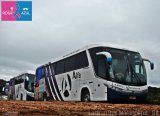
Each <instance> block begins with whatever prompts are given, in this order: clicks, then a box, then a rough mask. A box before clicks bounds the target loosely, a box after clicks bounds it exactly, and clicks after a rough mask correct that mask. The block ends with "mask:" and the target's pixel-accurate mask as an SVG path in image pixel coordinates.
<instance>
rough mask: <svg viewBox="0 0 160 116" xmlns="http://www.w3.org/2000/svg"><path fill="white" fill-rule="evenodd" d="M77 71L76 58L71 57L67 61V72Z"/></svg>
mask: <svg viewBox="0 0 160 116" xmlns="http://www.w3.org/2000/svg"><path fill="white" fill-rule="evenodd" d="M74 69H75V56H72V57H69V58H67V59H66V60H65V72H69V71H72V70H74Z"/></svg>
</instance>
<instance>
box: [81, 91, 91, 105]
mask: <svg viewBox="0 0 160 116" xmlns="http://www.w3.org/2000/svg"><path fill="white" fill-rule="evenodd" d="M81 101H82V102H89V101H91V99H90V94H89V91H84V92H82V98H81Z"/></svg>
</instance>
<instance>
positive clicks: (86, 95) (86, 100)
mask: <svg viewBox="0 0 160 116" xmlns="http://www.w3.org/2000/svg"><path fill="white" fill-rule="evenodd" d="M84 101H85V102H88V101H90V96H89V94H85V96H84Z"/></svg>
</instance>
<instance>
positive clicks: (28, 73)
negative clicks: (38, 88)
mask: <svg viewBox="0 0 160 116" xmlns="http://www.w3.org/2000/svg"><path fill="white" fill-rule="evenodd" d="M24 74H31V73H28V72H24V73H20V74H19V75H17V76H14V77H12V78H10V80H11V79H14V78H18V77H20V76H22V75H24ZM31 75H34V74H31Z"/></svg>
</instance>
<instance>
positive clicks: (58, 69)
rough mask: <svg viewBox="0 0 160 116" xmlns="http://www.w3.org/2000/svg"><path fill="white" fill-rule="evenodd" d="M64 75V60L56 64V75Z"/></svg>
mask: <svg viewBox="0 0 160 116" xmlns="http://www.w3.org/2000/svg"><path fill="white" fill-rule="evenodd" d="M61 73H64V60H62V61H59V62H57V63H56V74H61Z"/></svg>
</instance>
